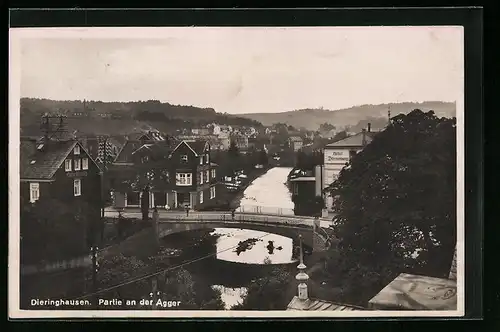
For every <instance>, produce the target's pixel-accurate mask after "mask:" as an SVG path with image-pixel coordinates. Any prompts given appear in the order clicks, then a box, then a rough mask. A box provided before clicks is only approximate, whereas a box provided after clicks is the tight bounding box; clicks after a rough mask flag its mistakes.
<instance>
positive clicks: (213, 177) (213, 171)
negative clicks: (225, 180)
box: [212, 168, 216, 179]
mask: <svg viewBox="0 0 500 332" xmlns="http://www.w3.org/2000/svg"><path fill="white" fill-rule="evenodd" d="M215 177H216V174H215V168H213V169H212V179H215Z"/></svg>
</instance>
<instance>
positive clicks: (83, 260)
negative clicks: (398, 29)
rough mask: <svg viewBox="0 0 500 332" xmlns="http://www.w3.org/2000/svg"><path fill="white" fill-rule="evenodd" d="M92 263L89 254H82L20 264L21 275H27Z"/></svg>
mask: <svg viewBox="0 0 500 332" xmlns="http://www.w3.org/2000/svg"><path fill="white" fill-rule="evenodd" d="M91 265H92V258H91V257H90V256H82V257H79V258H73V259H70V260H64V261H58V262H52V263H46V264H45V265H42V264H40V265H26V266H21V275H29V274H36V273H43V272H54V271H59V270H65V269H74V268H78V267H86V266H91Z"/></svg>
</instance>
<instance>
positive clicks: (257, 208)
mask: <svg viewBox="0 0 500 332" xmlns="http://www.w3.org/2000/svg"><path fill="white" fill-rule="evenodd" d="M236 212H238V213H249V214H265V215H276V216H293V215H295V213H294V210H293V209H291V208H283V207H273V206H261V205H242V206H240V207H238V208H237V209H236Z"/></svg>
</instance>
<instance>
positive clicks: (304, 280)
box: [295, 235, 309, 301]
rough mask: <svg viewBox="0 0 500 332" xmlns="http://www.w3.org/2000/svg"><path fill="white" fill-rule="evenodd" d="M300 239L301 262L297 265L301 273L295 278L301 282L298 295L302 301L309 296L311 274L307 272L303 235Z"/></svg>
mask: <svg viewBox="0 0 500 332" xmlns="http://www.w3.org/2000/svg"><path fill="white" fill-rule="evenodd" d="M299 239H300V264H299V265H298V266H297V268H298V269H299V273H298V274H297V276H295V279H297V281H298V282H299V285H298V286H297V288H298V295H299V296H298V297H299V300H301V301H306V300H307V299H308V298H309V296H308V294H307V280H309V276H308V275H307V273H306V272H305V270H306V266H305V265H304V255H303V251H302V236H301V235H299Z"/></svg>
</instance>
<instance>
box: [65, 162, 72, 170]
mask: <svg viewBox="0 0 500 332" xmlns="http://www.w3.org/2000/svg"><path fill="white" fill-rule="evenodd" d="M71 164H72V162H71V159H66V160H65V161H64V170H65V171H66V172H71Z"/></svg>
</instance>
